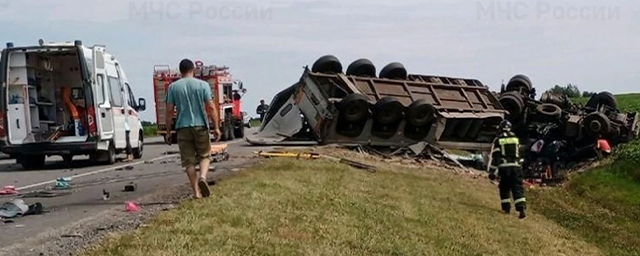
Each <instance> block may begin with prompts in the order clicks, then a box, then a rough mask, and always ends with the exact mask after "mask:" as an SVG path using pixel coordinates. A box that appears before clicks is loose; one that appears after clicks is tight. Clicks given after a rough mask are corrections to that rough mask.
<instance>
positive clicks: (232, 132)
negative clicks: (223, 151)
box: [227, 122, 236, 140]
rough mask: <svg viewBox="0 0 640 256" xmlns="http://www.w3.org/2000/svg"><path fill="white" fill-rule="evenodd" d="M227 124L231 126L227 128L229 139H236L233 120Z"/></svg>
mask: <svg viewBox="0 0 640 256" xmlns="http://www.w3.org/2000/svg"><path fill="white" fill-rule="evenodd" d="M227 126H229V128H227V130H228V131H229V140H235V139H236V134H235V127H234V125H233V122H227Z"/></svg>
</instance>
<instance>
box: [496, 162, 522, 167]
mask: <svg viewBox="0 0 640 256" xmlns="http://www.w3.org/2000/svg"><path fill="white" fill-rule="evenodd" d="M504 167H520V164H519V163H504V164H500V165H498V168H504Z"/></svg>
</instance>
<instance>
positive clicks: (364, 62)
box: [347, 59, 376, 77]
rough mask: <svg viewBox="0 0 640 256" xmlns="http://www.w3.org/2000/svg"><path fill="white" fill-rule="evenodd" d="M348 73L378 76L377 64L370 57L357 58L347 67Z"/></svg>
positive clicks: (349, 74) (350, 74)
mask: <svg viewBox="0 0 640 256" xmlns="http://www.w3.org/2000/svg"><path fill="white" fill-rule="evenodd" d="M347 75H348V76H362V77H376V66H374V65H373V63H372V62H371V61H370V60H368V59H357V60H356V61H354V62H352V63H351V64H349V67H347Z"/></svg>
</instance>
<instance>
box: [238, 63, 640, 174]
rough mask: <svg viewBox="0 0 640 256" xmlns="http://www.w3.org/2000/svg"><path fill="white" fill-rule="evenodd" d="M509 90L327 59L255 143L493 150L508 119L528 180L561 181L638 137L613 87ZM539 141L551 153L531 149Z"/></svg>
mask: <svg viewBox="0 0 640 256" xmlns="http://www.w3.org/2000/svg"><path fill="white" fill-rule="evenodd" d="M503 88H504V89H503V90H502V91H501V92H499V93H496V92H491V91H489V88H488V87H486V86H485V85H483V84H482V83H481V82H480V81H478V80H475V79H468V78H452V77H443V76H428V75H418V74H409V73H407V71H406V69H405V68H404V66H403V65H402V64H400V63H397V62H394V63H390V64H388V65H386V66H385V67H384V68H383V69H382V70H381V71H380V73H379V74H378V75H376V68H375V66H374V65H373V64H372V63H371V61H369V60H367V59H358V60H356V61H354V62H352V63H351V64H350V65H349V66H348V68H347V69H346V72H344V73H343V69H342V64H341V63H340V61H339V60H338V59H337V58H336V57H335V56H332V55H325V56H323V57H321V58H319V59H318V60H317V61H316V62H315V63H314V64H313V66H312V68H311V69H309V68H308V67H305V69H304V71H303V74H302V76H301V78H300V80H299V81H297V82H296V83H294V84H293V85H291V86H289V87H288V88H286V89H284V90H283V91H281V92H280V93H278V94H277V95H276V96H275V97H274V99H273V100H272V102H271V104H270V106H271V107H270V108H269V110H268V112H267V114H266V115H265V119H264V121H263V123H262V125H261V127H260V130H259V132H258V133H257V134H255V135H253V136H248V137H247V138H246V140H247V142H249V143H250V144H253V145H313V144H341V145H346V146H350V145H353V146H377V147H388V148H406V147H409V146H411V145H416V144H418V143H424V142H427V143H428V144H429V145H431V146H434V147H438V148H441V149H455V150H465V151H470V152H475V153H483V154H484V155H490V154H487V153H488V152H490V151H491V150H492V145H493V140H494V139H495V137H496V135H497V134H498V125H499V123H500V122H501V121H502V120H505V119H506V120H509V121H511V122H512V123H513V125H514V132H515V133H516V135H518V137H520V140H521V144H522V153H523V154H522V155H524V156H526V157H525V163H524V164H523V167H524V169H525V174H526V175H527V178H542V179H557V178H561V175H560V173H561V172H562V170H566V169H568V168H571V166H573V165H575V164H576V163H578V162H580V161H583V160H584V159H587V158H589V157H592V156H593V155H594V152H596V151H595V146H594V145H595V143H596V142H597V140H598V139H606V140H607V141H608V142H609V143H610V144H611V146H615V145H617V144H619V143H625V142H627V141H629V140H631V139H634V138H637V136H638V131H639V128H638V125H637V123H638V114H637V113H636V112H632V113H622V112H621V111H619V110H618V109H617V103H616V102H615V97H613V95H611V94H610V93H608V92H601V93H599V94H596V95H594V96H592V98H591V99H590V100H589V102H587V103H586V105H584V106H579V105H576V104H573V103H572V102H571V101H570V100H569V99H567V98H563V97H558V96H556V95H552V94H550V93H545V94H543V95H542V97H541V98H540V100H536V99H535V89H534V88H533V86H532V84H531V81H530V80H529V78H528V77H527V76H525V75H516V76H514V77H513V78H512V79H511V80H510V81H509V83H508V84H507V85H506V87H505V86H503ZM538 141H540V143H543V144H544V147H543V149H544V150H542V151H541V152H531V147H532V145H533V144H534V143H536V142H538ZM484 162H485V163H488V162H490V159H486V158H485V159H484ZM484 168H486V164H485V166H484Z"/></svg>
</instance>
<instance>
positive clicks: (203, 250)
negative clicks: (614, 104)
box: [85, 94, 640, 256]
mask: <svg viewBox="0 0 640 256" xmlns="http://www.w3.org/2000/svg"><path fill="white" fill-rule="evenodd" d="M617 98H618V104H619V107H620V109H622V110H625V111H638V110H639V109H640V106H639V105H638V104H636V102H638V101H637V100H634V99H638V100H640V94H627V95H618V96H617ZM582 101H583V102H586V99H582ZM578 102H580V100H578ZM334 153H336V152H334ZM338 153H340V152H338ZM341 154H345V155H347V156H349V157H350V158H355V157H358V156H357V154H355V153H353V152H343V153H341ZM358 159H360V160H363V159H362V157H361V156H360V158H358ZM612 160H613V161H611V162H612V163H611V164H608V165H604V166H601V167H598V168H597V169H593V170H590V171H588V172H586V173H584V174H573V175H571V176H570V180H569V181H568V182H567V183H566V184H565V186H563V187H560V188H553V189H548V188H547V189H542V188H537V189H528V190H527V199H528V204H529V217H528V218H527V219H526V220H524V221H520V220H518V219H517V218H516V216H515V215H510V216H505V215H503V214H501V213H499V201H498V195H497V188H496V187H495V185H492V184H490V183H489V182H488V181H487V180H486V179H472V178H470V177H469V176H465V175H454V174H452V173H450V172H446V171H436V170H430V169H428V168H417V169H405V168H400V167H397V166H391V165H390V164H386V163H380V162H375V163H376V164H377V165H379V166H381V168H382V170H380V171H379V172H377V173H368V172H366V171H362V170H356V169H352V168H349V167H346V166H344V165H340V164H336V163H331V162H324V161H320V160H307V161H300V160H290V159H275V160H270V161H268V162H266V163H264V164H262V165H260V166H256V167H254V168H252V169H251V170H248V171H246V172H242V173H240V174H239V175H238V176H237V177H233V178H231V179H228V180H225V181H223V182H222V183H220V184H218V185H217V186H215V187H213V188H212V189H213V195H214V196H213V197H212V198H209V199H205V200H201V201H190V202H186V203H184V204H183V205H181V206H180V207H179V208H178V209H177V210H175V211H169V212H165V213H162V214H160V215H159V216H157V217H156V218H155V219H154V220H153V221H152V223H150V225H149V226H147V227H144V228H142V229H139V230H136V231H134V232H130V233H126V234H124V235H117V236H114V237H112V238H110V239H108V240H107V241H105V242H104V243H103V244H100V245H98V246H97V247H94V248H92V249H91V250H89V251H87V252H86V254H85V255H132V256H135V255H145V256H146V255H567V256H570V255H580V256H582V255H612V256H613V255H616V256H617V255H621V256H626V255H629V256H631V255H640V253H639V252H640V141H634V142H632V143H629V144H626V145H623V146H621V147H619V148H616V149H615V153H614V156H613V159H612ZM368 163H370V164H372V163H374V162H370V161H369V162H368Z"/></svg>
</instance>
